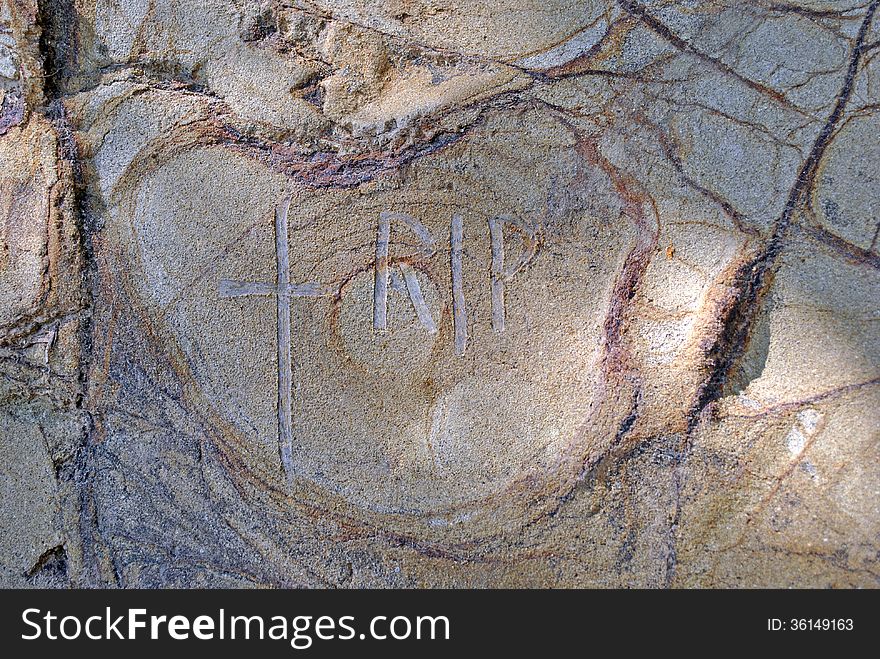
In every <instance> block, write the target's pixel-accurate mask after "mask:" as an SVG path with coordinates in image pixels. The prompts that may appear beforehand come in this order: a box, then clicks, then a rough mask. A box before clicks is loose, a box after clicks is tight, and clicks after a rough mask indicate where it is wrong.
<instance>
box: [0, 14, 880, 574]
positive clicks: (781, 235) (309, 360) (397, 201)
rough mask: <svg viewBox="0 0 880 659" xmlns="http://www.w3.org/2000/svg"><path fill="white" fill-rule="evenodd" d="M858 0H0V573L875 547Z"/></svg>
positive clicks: (777, 553)
mask: <svg viewBox="0 0 880 659" xmlns="http://www.w3.org/2000/svg"><path fill="white" fill-rule="evenodd" d="M877 5H878V2H876V1H873V2H863V3H857V4H856V5H854V4H853V3H841V2H822V1H816V2H800V3H795V2H790V3H789V2H785V3H772V4H771V3H763V2H749V3H722V2H715V1H707V2H646V3H641V2H631V1H629V0H607V1H605V0H603V1H598V0H597V1H592V2H583V3H575V4H571V3H563V2H555V1H553V2H546V1H545V2H540V3H539V2H533V1H531V0H505V1H504V2H488V1H487V0H457V1H455V2H452V1H451V0H449V1H447V0H431V1H430V2H429V1H424V2H423V1H421V0H412V1H410V0H393V1H387V2H381V3H367V2H361V1H360V0H328V1H327V2H324V1H320V0H318V1H306V0H302V1H300V0H293V1H289V0H287V1H280V0H274V1H270V0H265V1H262V2H259V1H236V2H227V1H222V2H221V1H220V0H199V1H198V2H197V1H196V0H144V1H143V2H140V1H138V2H114V1H109V0H40V1H39V2H38V1H37V0H0V439H2V443H0V452H2V456H3V460H2V467H0V468H2V484H0V503H2V507H3V511H4V512H3V515H2V517H0V519H2V529H0V530H2V533H0V536H2V541H0V575H2V582H3V585H7V586H27V585H35V586H56V587H63V586H120V587H183V586H188V587H198V586H343V587H362V586H373V587H375V586H391V587H404V586H410V587H412V586H416V587H424V586H476V587H499V586H515V587H539V586H541V587H547V586H565V587H573V586H579V587H584V586H599V587H621V586H641V587H739V586H771V587H789V586H795V587H828V586H831V587H877V586H878V582H880V564H878V555H880V554H878V552H880V432H878V428H880V413H878V410H880V368H878V365H880V332H878V329H877V325H878V321H880V254H878V251H877V249H878V232H880V201H878V199H880V177H878V173H877V172H878V171H880V140H878V138H877V134H878V128H880V124H878V119H877V117H878V114H877V107H878V103H880V87H878V85H880V78H878V76H880V69H878V67H880V64H878V57H880V19H875V13H876V11H877Z"/></svg>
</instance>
